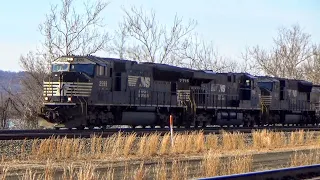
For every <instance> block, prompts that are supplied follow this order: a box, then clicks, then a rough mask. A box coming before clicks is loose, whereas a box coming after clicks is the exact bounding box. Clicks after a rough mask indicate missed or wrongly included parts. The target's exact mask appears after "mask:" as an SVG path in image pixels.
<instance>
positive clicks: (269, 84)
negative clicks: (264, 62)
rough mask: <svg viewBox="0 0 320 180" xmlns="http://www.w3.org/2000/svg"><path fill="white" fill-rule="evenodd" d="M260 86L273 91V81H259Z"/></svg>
mask: <svg viewBox="0 0 320 180" xmlns="http://www.w3.org/2000/svg"><path fill="white" fill-rule="evenodd" d="M258 86H259V87H260V88H263V89H267V90H268V91H272V89H273V82H258Z"/></svg>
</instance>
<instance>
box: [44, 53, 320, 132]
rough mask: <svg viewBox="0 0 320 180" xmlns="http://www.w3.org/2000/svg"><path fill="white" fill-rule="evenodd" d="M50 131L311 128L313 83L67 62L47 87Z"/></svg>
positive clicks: (55, 67) (58, 65) (108, 61)
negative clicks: (170, 121)
mask: <svg viewBox="0 0 320 180" xmlns="http://www.w3.org/2000/svg"><path fill="white" fill-rule="evenodd" d="M43 92H44V94H43V95H44V101H45V102H44V105H43V108H42V111H41V114H40V117H41V118H42V119H45V120H46V121H48V122H50V123H53V124H55V127H67V128H80V129H82V128H84V127H90V128H92V127H97V126H98V127H107V126H108V125H130V126H139V125H140V126H151V127H154V126H161V127H163V126H166V125H168V119H169V116H170V115H173V117H174V124H175V125H176V126H184V127H187V128H188V127H190V126H193V127H205V126H207V125H220V126H224V125H227V126H230V125H233V126H240V125H243V126H253V125H266V124H275V123H282V124H306V123H316V122H317V121H316V119H317V118H316V115H317V112H316V110H317V109H316V108H315V107H316V106H315V104H316V103H318V102H319V98H318V99H317V97H319V96H318V94H316V93H318V92H320V91H319V90H318V91H316V90H315V89H313V85H312V83H309V82H305V81H299V80H289V79H281V78H271V77H255V76H252V75H250V74H248V73H214V72H212V71H204V70H193V69H187V68H181V67H175V66H170V65H166V64H157V63H137V62H136V61H129V60H121V59H114V58H101V57H96V56H64V57H60V58H58V59H57V60H55V61H54V62H53V63H52V72H51V74H50V75H49V76H48V77H47V78H46V79H45V81H44V91H43Z"/></svg>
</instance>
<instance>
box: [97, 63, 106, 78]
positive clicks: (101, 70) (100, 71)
mask: <svg viewBox="0 0 320 180" xmlns="http://www.w3.org/2000/svg"><path fill="white" fill-rule="evenodd" d="M104 71H105V67H104V66H99V65H97V66H96V75H97V76H103V75H104Z"/></svg>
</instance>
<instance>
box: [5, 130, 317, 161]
mask: <svg viewBox="0 0 320 180" xmlns="http://www.w3.org/2000/svg"><path fill="white" fill-rule="evenodd" d="M251 135H252V136H251V137H250V138H247V136H246V135H245V134H244V133H239V132H236V133H229V132H222V133H221V134H218V135H217V134H207V135H205V134H204V133H203V132H202V131H199V132H191V133H175V134H174V137H173V144H171V137H170V134H169V133H167V134H165V135H163V136H161V135H160V134H145V135H143V136H139V137H138V136H137V135H136V134H134V133H133V134H128V135H124V134H123V133H117V134H115V135H113V136H111V137H108V138H102V137H101V136H92V137H91V138H89V139H80V138H74V139H68V138H66V137H64V138H60V137H50V138H48V139H43V140H37V139H35V140H33V141H32V142H30V141H29V142H28V143H29V145H27V142H26V141H23V143H22V144H21V147H17V149H18V152H17V153H18V154H19V156H16V157H14V158H15V159H19V160H39V161H45V160H47V159H51V160H59V161H63V160H91V159H98V160H99V159H104V160H119V159H121V160H123V159H132V158H133V159H149V158H151V157H158V158H162V157H167V156H169V157H174V156H180V155H183V156H185V155H203V154H204V153H207V152H209V151H215V152H219V153H223V152H228V153H231V152H233V151H234V152H237V151H240V152H244V150H255V151H261V150H270V149H277V148H287V149H288V148H292V149H295V148H297V147H299V146H308V145H312V146H318V144H319V142H320V136H319V134H317V133H314V132H305V131H302V130H300V131H297V132H291V133H287V134H286V133H284V132H273V131H267V130H261V131H253V132H252V134H251ZM27 147H28V148H27ZM12 159H13V158H12V157H7V156H4V155H2V160H1V161H2V162H4V161H10V160H12Z"/></svg>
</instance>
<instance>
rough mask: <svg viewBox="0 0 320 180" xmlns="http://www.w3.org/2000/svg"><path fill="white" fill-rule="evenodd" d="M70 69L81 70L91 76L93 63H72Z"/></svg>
mask: <svg viewBox="0 0 320 180" xmlns="http://www.w3.org/2000/svg"><path fill="white" fill-rule="evenodd" d="M70 71H76V72H83V73H86V74H87V75H89V76H93V73H94V64H72V65H71V69H70Z"/></svg>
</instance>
